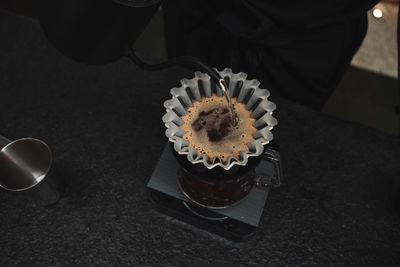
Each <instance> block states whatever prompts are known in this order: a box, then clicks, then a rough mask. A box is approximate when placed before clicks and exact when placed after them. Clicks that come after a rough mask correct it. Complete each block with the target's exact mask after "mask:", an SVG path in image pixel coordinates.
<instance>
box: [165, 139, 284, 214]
mask: <svg viewBox="0 0 400 267" xmlns="http://www.w3.org/2000/svg"><path fill="white" fill-rule="evenodd" d="M170 144H171V146H173V144H172V143H170ZM171 151H172V153H173V154H174V156H175V158H176V160H177V161H178V163H179V165H180V166H181V168H180V169H179V171H178V180H179V186H180V188H181V190H182V192H183V194H184V195H185V196H186V197H187V198H189V199H190V200H191V201H193V202H194V203H196V204H197V205H200V206H202V207H206V208H214V209H221V208H226V207H229V206H232V205H234V204H236V203H238V202H239V201H240V200H242V199H244V198H245V197H246V196H247V195H248V194H249V192H250V191H251V190H252V189H253V187H257V188H260V189H263V190H269V187H278V186H280V184H281V179H282V167H281V160H280V153H279V151H277V149H275V148H274V147H273V145H271V144H268V145H265V146H264V152H263V153H262V154H261V155H260V156H258V157H253V158H249V160H248V163H247V164H246V165H245V166H239V165H234V166H232V168H230V169H229V170H225V169H223V168H221V167H215V168H213V169H208V168H206V167H205V166H204V165H202V164H199V163H198V164H192V163H191V162H189V161H188V160H187V158H186V157H185V156H184V155H179V154H178V153H177V152H176V151H174V148H173V147H171ZM259 164H273V166H274V174H275V175H271V174H265V173H257V172H256V168H257V166H259Z"/></svg>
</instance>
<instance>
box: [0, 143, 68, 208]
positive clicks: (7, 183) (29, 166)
mask: <svg viewBox="0 0 400 267" xmlns="http://www.w3.org/2000/svg"><path fill="white" fill-rule="evenodd" d="M0 149H1V150H0V187H2V188H4V189H6V190H8V191H12V192H20V191H28V190H29V191H30V192H32V193H33V195H34V196H35V197H34V198H35V199H32V201H33V202H34V203H35V204H39V205H43V206H47V205H51V204H54V203H56V202H57V201H58V200H59V198H60V195H61V192H62V188H63V186H62V183H61V182H60V181H58V180H56V179H55V177H54V176H52V175H49V172H50V169H51V165H52V160H53V158H52V153H51V151H50V148H49V147H48V146H47V144H46V143H44V142H43V141H40V140H38V139H34V138H22V139H18V140H16V141H10V140H8V139H7V138H5V137H3V136H0Z"/></svg>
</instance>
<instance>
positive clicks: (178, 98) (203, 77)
mask: <svg viewBox="0 0 400 267" xmlns="http://www.w3.org/2000/svg"><path fill="white" fill-rule="evenodd" d="M216 71H217V72H218V73H219V74H220V75H221V77H223V78H224V79H225V80H226V82H227V84H228V85H229V95H230V96H231V97H237V100H238V102H244V103H246V108H247V109H251V110H252V113H251V117H252V118H254V119H256V121H255V122H254V124H253V126H254V127H255V128H256V129H257V132H256V133H255V134H254V135H253V137H254V139H255V141H253V142H250V143H249V144H248V145H247V147H248V148H249V149H248V151H241V152H240V155H239V158H232V157H229V158H228V160H227V161H226V162H225V163H223V162H222V160H221V159H220V158H219V157H217V158H215V159H214V160H213V161H212V162H211V163H210V162H209V159H208V156H207V155H203V154H200V153H198V151H197V150H196V149H194V148H189V147H188V145H189V143H188V141H187V140H185V139H183V135H184V133H185V132H184V131H183V130H182V129H181V128H180V126H181V125H182V124H183V121H182V119H181V118H180V117H181V116H183V115H186V110H185V106H187V107H191V106H192V101H193V100H197V101H201V97H202V96H205V97H210V96H211V95H212V94H213V93H215V94H217V95H218V96H223V92H222V90H221V89H220V88H219V87H218V86H216V85H215V83H214V82H213V81H212V80H211V78H210V76H209V75H208V74H205V73H201V72H195V77H194V78H193V79H190V80H189V79H182V80H181V86H180V87H178V88H172V89H171V95H172V98H171V99H169V100H166V101H165V102H164V107H165V108H166V112H167V113H166V114H165V115H164V116H163V117H162V120H163V122H164V124H165V126H166V127H167V130H166V131H165V135H166V137H167V138H168V139H169V141H171V142H173V143H174V149H175V151H176V152H178V153H179V154H180V155H187V159H188V160H189V161H190V162H192V163H193V164H196V163H202V164H204V166H206V167H207V168H208V169H212V168H214V167H216V166H220V167H222V168H224V169H226V170H229V169H230V168H231V167H232V166H233V165H235V164H236V165H242V166H244V165H246V163H247V161H248V158H249V157H254V156H259V155H260V154H261V153H262V152H263V149H264V147H263V145H265V144H268V143H269V142H270V141H271V140H272V139H273V135H272V133H271V130H272V128H274V126H276V125H277V120H276V119H275V118H274V117H273V116H272V112H273V111H274V110H275V109H276V105H275V104H274V103H273V102H271V101H269V100H268V97H269V95H270V92H269V91H268V90H266V89H261V88H259V87H258V86H259V85H260V82H259V81H258V80H247V79H246V77H247V74H246V73H243V72H240V73H232V70H231V69H228V68H226V69H224V70H223V71H218V70H216Z"/></svg>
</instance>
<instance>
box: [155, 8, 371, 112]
mask: <svg viewBox="0 0 400 267" xmlns="http://www.w3.org/2000/svg"><path fill="white" fill-rule="evenodd" d="M377 2H378V1H377V0H352V1H348V0H336V1H316V0H308V1H290V2H289V1H266V0H247V1H246V0H235V1H234V0H225V1H222V0H218V1H212V0H168V1H165V2H164V4H163V10H164V15H165V20H166V37H167V49H168V54H169V56H170V57H175V56H179V55H193V56H197V57H199V58H201V59H203V60H205V61H206V62H208V63H209V64H210V65H212V66H215V67H217V68H218V69H220V70H221V69H223V68H225V67H229V68H232V69H233V71H234V72H239V71H243V72H246V73H248V74H249V77H250V78H256V79H259V80H260V81H261V85H262V87H263V88H267V89H269V90H270V91H271V92H272V93H273V94H278V95H281V96H284V97H287V98H290V99H293V100H295V101H298V102H301V103H304V104H306V105H309V106H312V107H314V108H316V109H321V108H322V106H323V104H324V103H325V102H326V101H327V99H328V98H329V96H330V94H331V93H332V91H333V90H334V88H335V87H336V86H337V85H338V83H339V81H340V80H341V78H342V76H343V74H344V72H345V70H346V69H347V67H348V66H349V64H350V61H351V59H352V57H353V55H354V54H355V52H356V51H357V50H358V48H359V47H360V45H361V43H362V40H363V39H364V37H365V34H366V29H367V15H366V12H367V10H368V9H370V8H372V7H373V6H374V4H376V3H377Z"/></svg>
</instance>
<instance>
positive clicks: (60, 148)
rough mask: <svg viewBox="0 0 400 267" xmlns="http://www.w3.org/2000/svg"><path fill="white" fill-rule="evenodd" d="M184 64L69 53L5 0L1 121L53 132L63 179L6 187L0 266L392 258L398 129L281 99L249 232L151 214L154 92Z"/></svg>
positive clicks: (399, 230) (159, 143) (396, 256)
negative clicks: (43, 199) (256, 221)
mask: <svg viewBox="0 0 400 267" xmlns="http://www.w3.org/2000/svg"><path fill="white" fill-rule="evenodd" d="M184 76H187V73H186V72H184V71H183V70H181V69H171V70H167V71H161V72H157V73H149V72H144V71H141V70H140V69H138V68H137V67H135V66H134V65H133V64H131V63H130V62H129V61H128V60H126V59H122V60H120V61H118V62H116V63H114V64H110V65H107V66H102V67H94V66H85V65H81V64H78V63H75V62H72V61H70V60H68V59H66V58H64V57H63V56H62V55H60V54H59V53H58V52H57V51H56V50H54V49H53V48H52V47H51V45H50V44H49V43H48V42H47V41H46V39H45V38H44V36H43V34H42V32H41V29H40V27H39V24H38V22H36V21H32V20H30V19H27V18H24V17H18V16H16V15H13V14H10V13H7V12H5V11H0V100H1V101H0V103H1V104H0V133H1V134H3V135H5V136H7V137H8V138H10V139H17V138H21V137H27V136H32V137H36V138H40V139H42V140H44V141H45V142H47V143H48V144H49V146H50V147H51V148H52V150H53V154H54V157H55V162H54V167H55V168H54V172H55V173H57V174H58V175H60V176H62V177H63V178H64V179H66V180H67V181H68V184H69V187H68V189H67V191H66V193H65V195H64V197H63V198H62V199H61V200H60V201H59V203H58V204H57V205H55V206H53V207H48V208H44V207H37V206H35V205H34V203H32V202H29V201H27V200H28V199H29V197H28V196H26V195H23V194H13V193H9V192H6V191H4V190H1V191H0V210H1V211H0V215H1V216H0V248H1V249H0V266H10V265H16V264H19V265H26V266H73V265H79V266H82V265H89V266H91V265H100V266H110V265H114V266H121V265H134V266H265V265H271V266H282V265H287V266H293V265H307V266H325V265H346V266H349V265H357V266H365V265H375V266H395V265H397V266H399V265H400V213H399V212H398V211H397V210H396V201H395V199H396V196H397V197H398V195H399V190H400V189H399V188H400V180H399V179H400V141H399V139H397V138H394V137H390V136H387V135H384V134H382V133H379V132H377V131H375V130H372V129H368V128H366V127H363V126H360V125H355V124H351V123H345V122H342V121H339V120H336V119H333V118H329V117H327V116H324V115H322V114H320V113H317V112H314V111H311V110H309V109H307V108H305V107H302V106H299V105H296V104H293V103H291V102H287V101H285V100H281V99H276V98H272V100H273V101H276V102H277V104H278V111H277V113H276V116H277V118H278V121H279V125H278V127H277V128H276V129H274V134H275V136H276V137H277V139H278V141H279V143H280V145H281V152H282V156H283V168H284V175H285V181H284V184H283V186H282V187H281V188H279V189H276V190H273V191H272V192H271V194H270V196H269V199H268V203H267V205H266V207H265V210H264V216H263V218H262V219H261V223H260V224H261V226H260V230H259V232H258V235H257V236H256V237H255V238H254V239H252V240H250V241H248V242H246V243H239V244H237V243H232V242H229V241H227V240H224V239H221V238H218V237H216V236H214V235H211V234H207V233H205V232H204V231H200V230H196V229H195V228H192V227H191V226H189V225H186V224H183V223H180V222H179V221H176V220H174V219H171V218H169V217H166V216H163V215H160V214H158V213H156V212H155V211H154V210H153V209H152V203H151V201H150V198H149V195H148V192H147V191H146V188H145V186H146V183H147V181H148V179H149V177H150V175H151V173H152V171H153V168H154V166H155V164H156V162H157V160H158V157H159V153H160V152H161V151H162V149H163V145H164V144H165V137H164V126H163V125H162V123H161V116H162V114H163V111H164V109H163V107H162V102H163V101H164V100H165V99H166V98H168V95H169V89H170V88H171V87H172V86H174V85H176V84H177V82H178V80H179V79H180V78H182V77H184ZM294 89H295V88H294ZM148 98H151V99H152V100H151V101H145V100H144V99H148ZM396 194H397V195H396ZM397 201H398V200H397Z"/></svg>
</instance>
